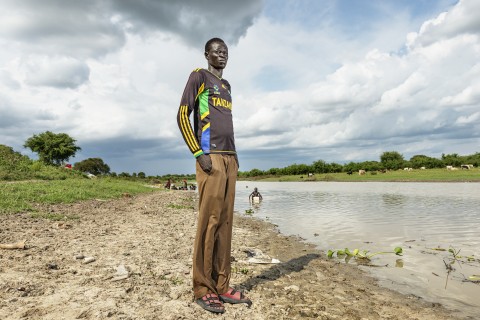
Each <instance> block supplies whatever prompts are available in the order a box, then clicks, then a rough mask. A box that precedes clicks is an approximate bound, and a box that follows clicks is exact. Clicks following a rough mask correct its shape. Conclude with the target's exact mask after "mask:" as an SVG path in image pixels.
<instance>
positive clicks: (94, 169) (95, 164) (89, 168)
mask: <svg viewBox="0 0 480 320" xmlns="http://www.w3.org/2000/svg"><path fill="white" fill-rule="evenodd" d="M73 168H74V169H75V170H78V171H82V172H88V173H91V174H94V175H100V174H108V173H109V172H110V167H109V166H108V165H107V164H106V163H105V162H103V160H102V159H100V158H88V159H85V160H82V161H80V162H76V163H75V165H74V166H73Z"/></svg>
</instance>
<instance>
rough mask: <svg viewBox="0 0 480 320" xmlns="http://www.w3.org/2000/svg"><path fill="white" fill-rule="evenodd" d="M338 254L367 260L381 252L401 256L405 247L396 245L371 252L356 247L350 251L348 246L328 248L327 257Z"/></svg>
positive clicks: (338, 256) (338, 255)
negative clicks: (342, 248) (335, 248)
mask: <svg viewBox="0 0 480 320" xmlns="http://www.w3.org/2000/svg"><path fill="white" fill-rule="evenodd" d="M335 253H336V254H337V258H341V257H344V256H346V257H349V258H352V257H353V258H356V259H365V260H371V258H372V257H374V256H376V255H379V254H390V253H393V254H396V255H397V256H401V255H402V254H403V249H402V247H396V248H394V249H393V250H392V251H380V252H373V253H370V251H368V250H360V249H354V250H353V251H350V250H349V249H348V248H345V250H328V252H327V257H329V258H333V256H334V254H335Z"/></svg>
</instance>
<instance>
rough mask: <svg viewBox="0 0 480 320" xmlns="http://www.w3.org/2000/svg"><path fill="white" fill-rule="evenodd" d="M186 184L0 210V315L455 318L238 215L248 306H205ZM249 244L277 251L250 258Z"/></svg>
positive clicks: (239, 266) (239, 265)
mask: <svg viewBox="0 0 480 320" xmlns="http://www.w3.org/2000/svg"><path fill="white" fill-rule="evenodd" d="M195 196H196V193H193V192H184V191H168V192H157V193H151V194H141V195H135V196H130V195H126V196H125V197H124V198H122V199H118V200H102V199H97V200H87V201H82V202H78V203H73V204H59V205H44V206H42V207H41V208H37V210H38V211H42V212H46V213H51V214H55V215H61V216H65V217H75V218H74V219H70V220H63V221H60V222H59V221H52V220H50V219H45V218H41V217H39V216H38V215H37V216H36V218H32V217H31V215H30V214H29V213H16V214H10V215H3V216H1V217H0V218H1V220H0V230H2V232H1V233H0V243H13V242H16V241H19V240H24V239H25V240H26V246H27V247H26V249H25V250H0V318H1V319H106V318H111V319H213V318H214V319H300V318H302V319H309V318H310V319H422V320H423V319H460V317H459V316H458V315H457V316H455V314H452V313H451V312H450V311H447V310H445V309H444V308H443V307H442V306H440V305H439V304H436V303H432V302H426V301H423V300H421V299H419V298H417V297H413V296H404V295H401V294H399V293H396V292H394V291H391V290H387V289H384V288H381V287H379V286H377V285H376V284H375V281H374V280H373V279H372V278H370V277H369V276H367V275H366V274H365V273H363V272H362V271H360V270H359V269H358V268H357V267H355V266H351V265H345V264H341V263H338V262H337V261H335V260H327V259H326V258H325V255H324V254H323V253H321V252H319V251H317V250H316V249H315V248H314V247H313V246H311V245H308V244H305V243H303V242H301V241H299V240H298V239H297V238H294V237H285V236H283V235H281V234H279V233H278V232H277V231H276V229H275V227H274V226H273V225H271V224H268V223H265V222H262V221H259V220H256V219H252V218H250V217H245V216H242V215H237V216H236V217H235V221H234V240H233V244H232V248H233V252H232V255H233V258H234V259H235V261H234V262H233V263H232V268H233V275H232V281H231V283H232V285H233V286H235V287H237V288H239V289H242V290H245V291H246V292H247V294H248V296H249V297H250V298H251V299H252V301H253V306H252V307H251V308H247V307H246V306H245V305H226V312H225V314H223V315H220V316H215V315H213V314H211V313H208V312H206V311H204V310H203V309H201V308H200V307H199V306H198V305H196V304H195V303H194V302H193V296H192V292H191V254H192V244H193V239H194V234H195V220H196V199H194V198H193V197H195ZM255 250H257V251H258V250H261V251H262V252H263V253H264V254H266V255H268V256H269V257H271V258H275V259H278V260H280V262H281V263H279V264H257V263H250V262H248V259H249V256H248V254H247V252H252V251H255ZM91 260H93V261H91Z"/></svg>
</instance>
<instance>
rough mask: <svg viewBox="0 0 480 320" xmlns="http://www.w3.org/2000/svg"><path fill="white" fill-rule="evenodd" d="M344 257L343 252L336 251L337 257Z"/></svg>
mask: <svg viewBox="0 0 480 320" xmlns="http://www.w3.org/2000/svg"><path fill="white" fill-rule="evenodd" d="M344 255H345V251H343V250H338V251H337V256H344Z"/></svg>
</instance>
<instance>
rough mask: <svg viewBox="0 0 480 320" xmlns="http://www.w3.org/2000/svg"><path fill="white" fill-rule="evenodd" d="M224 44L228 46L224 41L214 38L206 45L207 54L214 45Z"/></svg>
mask: <svg viewBox="0 0 480 320" xmlns="http://www.w3.org/2000/svg"><path fill="white" fill-rule="evenodd" d="M215 42H217V43H223V44H224V45H225V46H226V45H227V44H226V43H225V41H223V40H222V39H220V38H212V39H210V40H208V41H207V43H205V52H208V50H210V47H211V46H212V44H213V43H215Z"/></svg>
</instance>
